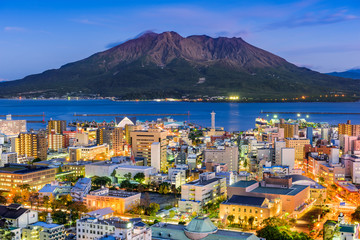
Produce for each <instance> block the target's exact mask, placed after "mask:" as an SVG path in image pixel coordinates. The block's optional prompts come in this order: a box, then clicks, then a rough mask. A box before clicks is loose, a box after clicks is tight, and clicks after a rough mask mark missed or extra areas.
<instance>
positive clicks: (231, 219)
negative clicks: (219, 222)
mask: <svg viewBox="0 0 360 240" xmlns="http://www.w3.org/2000/svg"><path fill="white" fill-rule="evenodd" d="M226 219H227V220H228V221H229V222H230V225H231V224H232V223H233V222H234V220H235V216H234V215H229V216H227V218H226Z"/></svg>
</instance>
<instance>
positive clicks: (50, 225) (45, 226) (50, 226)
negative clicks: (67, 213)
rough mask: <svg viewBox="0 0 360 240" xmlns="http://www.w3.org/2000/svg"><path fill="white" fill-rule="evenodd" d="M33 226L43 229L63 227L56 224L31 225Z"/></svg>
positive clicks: (40, 223) (37, 223)
mask: <svg viewBox="0 0 360 240" xmlns="http://www.w3.org/2000/svg"><path fill="white" fill-rule="evenodd" d="M31 225H32V226H39V227H43V228H56V227H59V226H61V225H59V224H55V223H46V222H36V223H33V224H31Z"/></svg>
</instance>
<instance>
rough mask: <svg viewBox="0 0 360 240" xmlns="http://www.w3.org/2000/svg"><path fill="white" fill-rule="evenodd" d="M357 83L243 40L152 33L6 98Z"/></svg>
mask: <svg viewBox="0 0 360 240" xmlns="http://www.w3.org/2000/svg"><path fill="white" fill-rule="evenodd" d="M359 89H360V86H359V84H358V82H356V81H354V80H351V79H344V78H339V77H334V76H329V75H325V74H320V73H318V72H314V71H311V70H309V69H306V68H300V67H297V66H295V65H293V64H291V63H289V62H287V61H286V60H285V59H283V58H281V57H278V56H276V55H274V54H272V53H269V52H267V51H264V50H262V49H259V48H257V47H254V46H252V45H250V44H248V43H246V42H245V41H244V40H243V39H241V38H225V37H220V38H211V37H208V36H205V35H201V36H200V35H195V36H189V37H186V38H184V37H182V36H180V35H179V34H177V33H175V32H164V33H161V34H156V33H147V34H144V35H142V36H140V37H139V38H136V39H133V40H129V41H127V42H125V43H123V44H120V45H118V46H116V47H113V48H111V49H109V50H106V51H104V52H99V53H96V54H94V55H92V56H90V57H88V58H86V59H83V60H80V61H77V62H73V63H69V64H66V65H64V66H62V67H61V68H59V69H53V70H48V71H45V72H43V73H41V74H35V75H30V76H27V77H25V78H23V79H20V80H16V81H9V82H3V83H0V93H1V96H2V97H12V96H43V97H53V96H61V95H64V94H69V93H71V94H72V95H82V94H97V95H100V96H116V97H119V98H122V99H134V98H148V99H149V98H159V97H181V96H185V95H186V96H204V95H207V96H218V95H225V96H228V95H230V94H236V95H240V96H245V97H256V98H261V99H263V98H267V97H292V96H301V95H307V96H315V95H319V94H328V93H330V92H339V91H340V92H343V93H346V94H352V93H355V92H357V91H358V90H359Z"/></svg>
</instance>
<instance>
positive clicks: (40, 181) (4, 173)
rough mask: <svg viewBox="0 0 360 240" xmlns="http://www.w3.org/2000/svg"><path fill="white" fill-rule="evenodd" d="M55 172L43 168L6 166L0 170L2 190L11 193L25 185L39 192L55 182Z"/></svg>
mask: <svg viewBox="0 0 360 240" xmlns="http://www.w3.org/2000/svg"><path fill="white" fill-rule="evenodd" d="M55 172H56V169H54V168H49V167H43V166H35V165H25V164H6V165H5V166H4V167H2V168H0V190H6V191H10V190H11V189H13V188H17V187H18V186H20V185H24V184H28V185H29V186H30V188H33V189H36V190H39V189H41V188H42V187H43V186H44V185H45V184H48V183H51V182H52V181H54V180H55Z"/></svg>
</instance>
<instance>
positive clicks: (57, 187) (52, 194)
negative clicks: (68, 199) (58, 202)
mask: <svg viewBox="0 0 360 240" xmlns="http://www.w3.org/2000/svg"><path fill="white" fill-rule="evenodd" d="M70 191H71V184H70V183H59V182H57V181H54V182H51V183H49V184H46V185H45V186H44V187H42V188H41V189H40V190H39V197H41V198H43V197H45V196H48V197H49V198H50V199H51V198H53V199H58V198H59V197H61V196H64V195H68V194H70Z"/></svg>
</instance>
